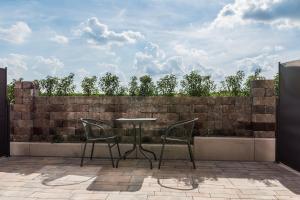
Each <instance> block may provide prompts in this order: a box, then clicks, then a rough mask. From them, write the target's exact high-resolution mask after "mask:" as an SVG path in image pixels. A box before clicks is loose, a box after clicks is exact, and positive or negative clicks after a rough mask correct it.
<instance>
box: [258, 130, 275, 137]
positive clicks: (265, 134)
mask: <svg viewBox="0 0 300 200" xmlns="http://www.w3.org/2000/svg"><path fill="white" fill-rule="evenodd" d="M253 134H254V137H256V138H275V131H254V132H253Z"/></svg>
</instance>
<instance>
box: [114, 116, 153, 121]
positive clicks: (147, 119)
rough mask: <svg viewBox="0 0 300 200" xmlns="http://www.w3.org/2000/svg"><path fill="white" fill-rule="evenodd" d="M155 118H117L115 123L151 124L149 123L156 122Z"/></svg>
mask: <svg viewBox="0 0 300 200" xmlns="http://www.w3.org/2000/svg"><path fill="white" fill-rule="evenodd" d="M156 120H157V118H142V117H141V118H118V119H116V121H121V122H151V121H156Z"/></svg>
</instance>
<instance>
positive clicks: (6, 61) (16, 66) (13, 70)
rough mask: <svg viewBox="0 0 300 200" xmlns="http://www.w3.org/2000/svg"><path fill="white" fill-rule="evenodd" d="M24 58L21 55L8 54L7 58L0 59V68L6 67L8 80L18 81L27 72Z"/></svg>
mask: <svg viewBox="0 0 300 200" xmlns="http://www.w3.org/2000/svg"><path fill="white" fill-rule="evenodd" d="M26 58H27V57H26V56H25V55H21V54H9V55H8V56H7V57H4V58H0V67H7V69H8V79H9V80H11V79H13V78H15V79H18V78H21V77H22V76H23V74H24V73H25V72H26V71H27V70H28V67H27V63H26Z"/></svg>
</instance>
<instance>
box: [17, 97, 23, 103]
mask: <svg viewBox="0 0 300 200" xmlns="http://www.w3.org/2000/svg"><path fill="white" fill-rule="evenodd" d="M22 103H23V98H22V97H16V98H15V104H22Z"/></svg>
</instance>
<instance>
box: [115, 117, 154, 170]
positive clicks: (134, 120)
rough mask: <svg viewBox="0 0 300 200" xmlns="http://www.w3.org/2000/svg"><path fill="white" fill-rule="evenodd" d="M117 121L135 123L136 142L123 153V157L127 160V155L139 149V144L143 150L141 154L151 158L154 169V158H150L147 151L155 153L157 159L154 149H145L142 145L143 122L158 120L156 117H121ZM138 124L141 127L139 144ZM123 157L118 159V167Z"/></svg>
mask: <svg viewBox="0 0 300 200" xmlns="http://www.w3.org/2000/svg"><path fill="white" fill-rule="evenodd" d="M116 121H118V122H124V123H125V122H127V123H131V124H132V125H133V129H134V142H133V146H132V149H130V150H128V151H126V152H125V153H124V155H123V159H124V160H125V159H126V157H127V156H128V155H129V154H130V153H132V152H133V151H135V150H136V149H137V146H138V149H139V151H140V152H141V154H142V155H143V156H144V157H145V158H146V159H148V160H149V162H150V168H151V169H152V160H151V158H149V157H148V156H147V155H146V154H145V152H147V153H150V154H152V155H153V157H154V160H157V159H156V155H155V153H154V152H153V151H150V150H148V149H145V148H144V147H143V146H142V124H144V123H149V122H154V121H156V118H119V119H116ZM137 125H138V127H139V131H138V132H139V140H138V144H137V131H136V126H137ZM120 159H121V158H119V159H118V160H117V164H116V167H118V165H119V161H120Z"/></svg>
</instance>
